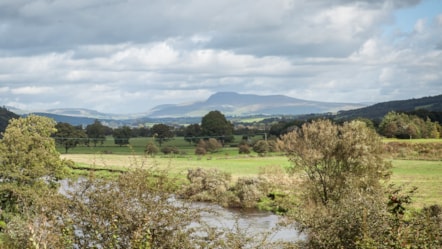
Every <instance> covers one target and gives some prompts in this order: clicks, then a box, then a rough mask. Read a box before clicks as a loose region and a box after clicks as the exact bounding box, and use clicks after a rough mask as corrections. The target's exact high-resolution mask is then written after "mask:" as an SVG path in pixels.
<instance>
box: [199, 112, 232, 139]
mask: <svg viewBox="0 0 442 249" xmlns="http://www.w3.org/2000/svg"><path fill="white" fill-rule="evenodd" d="M201 130H202V135H203V136H208V137H216V138H217V139H218V140H221V142H223V143H224V142H230V141H232V140H233V125H232V123H230V122H229V121H227V119H226V117H225V116H224V114H222V113H221V112H220V111H211V112H209V113H207V114H206V115H205V116H204V117H203V118H202V120H201Z"/></svg>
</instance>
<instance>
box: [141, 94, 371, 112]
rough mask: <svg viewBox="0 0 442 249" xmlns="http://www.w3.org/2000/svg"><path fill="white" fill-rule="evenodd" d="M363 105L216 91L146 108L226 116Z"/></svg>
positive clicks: (311, 110)
mask: <svg viewBox="0 0 442 249" xmlns="http://www.w3.org/2000/svg"><path fill="white" fill-rule="evenodd" d="M363 106H365V105H363V104H353V103H352V104H350V103H328V102H319V101H308V100H302V99H296V98H291V97H287V96H284V95H267V96H261V95H254V94H239V93H234V92H219V93H216V94H213V95H212V96H210V97H209V98H208V99H207V100H206V101H201V102H195V103H192V104H181V105H160V106H156V107H155V108H153V109H152V110H151V111H150V112H148V116H149V117H151V118H160V117H202V116H204V115H205V114H207V113H208V112H210V111H213V110H218V111H220V112H222V113H223V114H224V115H226V116H249V115H299V114H308V113H326V112H337V111H340V110H349V109H355V108H360V107H363Z"/></svg>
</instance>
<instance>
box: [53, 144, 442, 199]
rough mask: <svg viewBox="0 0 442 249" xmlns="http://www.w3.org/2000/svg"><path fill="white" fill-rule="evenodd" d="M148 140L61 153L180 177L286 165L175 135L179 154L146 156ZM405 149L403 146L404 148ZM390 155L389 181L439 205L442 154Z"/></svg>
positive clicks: (98, 165)
mask: <svg viewBox="0 0 442 249" xmlns="http://www.w3.org/2000/svg"><path fill="white" fill-rule="evenodd" d="M149 141H152V140H151V138H132V139H131V140H130V142H131V145H130V146H122V147H120V146H115V145H114V144H113V140H110V139H107V141H106V142H105V143H104V144H103V145H102V146H101V145H100V146H97V147H85V146H79V147H76V148H74V149H72V150H70V151H69V154H62V157H63V158H66V159H71V160H73V161H74V162H75V163H76V166H77V167H81V168H95V169H113V170H127V169H130V168H134V167H147V166H149V167H160V168H166V169H168V170H169V171H170V173H171V174H173V175H177V176H180V177H183V178H184V177H185V175H186V173H187V169H189V168H197V167H200V168H217V169H219V170H222V171H225V172H228V173H231V174H232V176H233V178H238V177H244V176H257V175H258V174H259V173H260V172H262V170H263V168H265V167H269V166H279V167H283V168H286V167H289V166H290V163H289V162H288V160H287V158H286V157H285V156H283V155H280V154H273V155H269V156H265V157H261V156H258V155H257V154H255V153H253V152H252V153H251V154H250V155H239V154H238V148H237V147H231V146H230V145H227V146H226V147H225V148H223V149H222V150H221V151H219V152H217V153H215V154H208V155H205V156H196V155H194V145H191V144H189V143H188V142H186V141H185V140H184V139H183V138H175V139H174V140H171V141H168V142H166V143H164V144H163V146H176V147H177V148H179V150H180V154H179V155H174V156H164V155H162V154H161V153H160V154H158V155H157V156H155V157H148V156H145V155H143V153H144V146H145V145H146V144H147V143H148V142H149ZM237 141H238V140H237ZM385 142H386V143H390V142H398V143H399V144H403V143H405V144H407V143H410V144H416V143H419V144H425V143H427V144H428V146H427V147H430V148H432V147H434V146H433V145H434V144H441V145H442V141H441V140H386V141H385ZM419 148H421V147H419ZM409 149H410V148H409V147H407V151H408V150H409ZM59 150H60V152H63V151H64V150H63V149H62V148H59ZM399 150H401V148H400V149H399ZM427 150H428V149H427ZM416 153H417V152H416ZM436 153H437V151H436ZM433 154H434V153H433ZM392 155H393V154H391V155H389V154H387V155H386V157H387V158H388V159H387V160H391V161H392V164H393V169H392V171H393V174H392V177H391V180H390V183H393V184H395V185H404V186H405V187H406V188H410V187H411V186H416V187H418V190H417V192H416V193H415V196H414V206H415V207H423V206H425V205H431V204H439V205H442V187H441V186H442V154H440V153H439V154H437V155H439V158H434V155H432V157H431V160H410V159H407V160H404V159H402V158H400V157H397V158H395V157H394V156H392Z"/></svg>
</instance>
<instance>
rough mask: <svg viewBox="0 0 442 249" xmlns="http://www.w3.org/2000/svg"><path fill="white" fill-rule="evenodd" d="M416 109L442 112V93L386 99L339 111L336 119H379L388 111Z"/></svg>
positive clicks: (411, 110)
mask: <svg viewBox="0 0 442 249" xmlns="http://www.w3.org/2000/svg"><path fill="white" fill-rule="evenodd" d="M417 110H427V111H430V112H442V95H437V96H432V97H423V98H418V99H414V98H413V99H407V100H396V101H388V102H382V103H377V104H374V105H371V106H367V107H363V108H359V109H354V110H348V111H340V112H338V114H337V115H336V119H341V120H350V119H355V118H359V117H362V118H369V119H372V120H380V119H382V117H384V116H385V114H387V113H388V112H390V111H396V112H413V111H417Z"/></svg>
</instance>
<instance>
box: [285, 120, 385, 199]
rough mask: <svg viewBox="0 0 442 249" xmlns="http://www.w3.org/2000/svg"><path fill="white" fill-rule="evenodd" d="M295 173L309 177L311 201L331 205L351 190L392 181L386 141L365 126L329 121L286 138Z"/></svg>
mask: <svg viewBox="0 0 442 249" xmlns="http://www.w3.org/2000/svg"><path fill="white" fill-rule="evenodd" d="M281 141H282V147H283V148H284V150H285V152H286V154H287V156H288V158H289V160H290V161H291V162H292V163H293V166H292V167H293V168H292V169H293V170H301V171H303V172H305V173H306V174H307V177H308V182H307V183H308V185H309V191H308V193H309V198H310V199H312V200H314V201H319V202H321V203H322V204H323V205H327V203H328V202H329V200H334V201H337V200H339V199H340V198H341V196H342V195H343V194H344V193H345V192H346V191H347V190H348V189H352V188H355V189H358V188H363V189H368V188H373V187H376V186H379V181H380V180H381V179H385V178H388V176H389V172H390V167H391V165H390V163H388V162H385V161H384V160H383V158H382V151H383V146H382V141H381V139H380V137H379V136H378V135H377V134H376V132H375V131H374V130H373V129H370V128H367V126H366V125H365V123H363V122H360V121H352V122H347V123H344V124H343V125H342V126H339V125H336V124H333V123H332V122H331V121H329V120H318V121H313V122H312V123H306V124H304V125H303V126H302V127H301V128H300V129H297V130H294V131H292V132H290V133H288V134H286V135H284V136H283V137H282V140H281Z"/></svg>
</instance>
